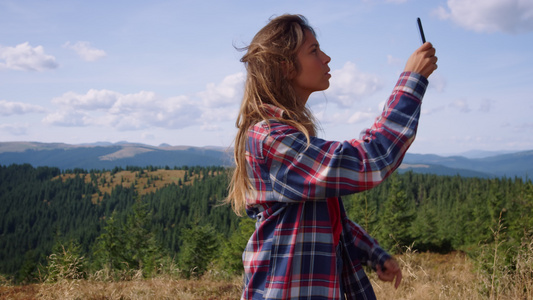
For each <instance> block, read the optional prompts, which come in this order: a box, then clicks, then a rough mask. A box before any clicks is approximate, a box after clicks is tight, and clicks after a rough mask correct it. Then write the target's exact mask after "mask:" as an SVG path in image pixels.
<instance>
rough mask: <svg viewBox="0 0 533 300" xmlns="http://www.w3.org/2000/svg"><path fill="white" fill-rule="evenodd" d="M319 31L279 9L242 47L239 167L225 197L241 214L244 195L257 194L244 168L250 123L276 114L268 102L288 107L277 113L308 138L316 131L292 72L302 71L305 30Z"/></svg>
mask: <svg viewBox="0 0 533 300" xmlns="http://www.w3.org/2000/svg"><path fill="white" fill-rule="evenodd" d="M306 30H308V31H310V32H311V33H312V34H313V35H315V31H314V30H313V28H312V27H311V26H310V25H309V24H308V22H307V20H306V19H305V17H303V16H301V15H288V14H286V15H281V16H279V17H276V18H273V19H271V20H270V22H269V23H268V24H267V25H266V26H265V27H263V28H262V29H261V30H260V31H259V32H258V33H257V34H256V35H255V37H254V38H253V39H252V42H251V43H250V44H249V45H248V46H247V47H245V48H242V49H241V50H243V51H246V54H245V55H244V56H243V57H242V58H241V62H243V63H244V64H245V67H246V71H247V75H246V83H245V87H244V96H243V99H242V103H241V107H240V110H239V114H238V117H237V121H236V122H235V125H236V126H237V135H236V137H235V150H234V151H235V153H234V158H235V170H234V172H233V176H232V179H231V183H230V186H229V195H228V197H227V198H226V203H231V205H232V208H233V210H234V211H235V213H236V214H237V215H242V212H243V211H244V209H245V207H246V197H247V196H250V195H253V194H254V193H253V191H254V186H253V185H252V184H251V182H250V179H249V177H248V174H247V171H246V164H247V162H246V141H247V137H248V129H249V128H250V126H252V125H254V124H256V123H257V122H261V121H266V122H267V124H268V120H269V119H272V116H270V115H268V114H267V113H266V111H265V109H264V105H265V104H271V105H274V106H276V107H279V108H281V109H282V110H283V111H284V113H283V116H282V117H280V118H278V120H279V121H280V122H282V123H285V124H288V125H291V126H294V127H295V128H296V129H298V130H299V131H301V132H303V133H304V135H305V136H306V138H307V141H308V142H309V139H310V136H314V135H315V132H316V128H315V120H314V117H313V115H312V113H311V112H310V111H309V109H308V108H307V107H306V106H305V103H304V102H305V101H299V99H297V97H296V92H295V90H294V89H293V87H292V83H291V78H293V77H294V76H293V74H298V73H299V72H300V66H299V64H298V61H297V53H298V49H299V48H300V47H301V46H302V44H303V43H304V42H305V31H306Z"/></svg>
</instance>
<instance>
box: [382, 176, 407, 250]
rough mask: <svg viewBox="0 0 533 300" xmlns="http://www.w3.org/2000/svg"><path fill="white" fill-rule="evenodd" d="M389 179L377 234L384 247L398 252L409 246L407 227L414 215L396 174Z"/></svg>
mask: <svg viewBox="0 0 533 300" xmlns="http://www.w3.org/2000/svg"><path fill="white" fill-rule="evenodd" d="M389 180H391V186H390V190H389V197H388V199H387V202H386V203H385V211H384V212H383V216H382V217H381V219H380V225H381V228H380V231H379V236H380V238H381V239H380V243H381V244H382V246H383V247H384V248H385V249H389V250H391V251H392V252H399V251H401V250H402V247H404V246H410V244H411V243H412V238H411V235H410V230H409V228H410V226H411V221H412V220H413V219H414V217H415V215H414V211H413V209H412V207H411V203H410V202H409V199H408V198H407V195H406V192H405V191H404V190H403V189H402V187H401V186H400V181H399V179H398V177H397V175H393V176H391V177H390V179H389Z"/></svg>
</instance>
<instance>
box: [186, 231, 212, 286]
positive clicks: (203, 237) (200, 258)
mask: <svg viewBox="0 0 533 300" xmlns="http://www.w3.org/2000/svg"><path fill="white" fill-rule="evenodd" d="M181 238H182V240H183V246H182V247H181V251H180V254H179V265H180V267H181V268H182V270H183V272H184V274H185V276H186V277H200V276H202V275H203V274H204V273H205V272H206V271H207V269H208V267H209V265H210V264H211V261H212V260H213V258H214V256H215V253H216V251H217V249H218V247H219V241H218V238H217V234H216V232H215V229H214V228H213V227H212V226H211V225H201V226H199V225H197V224H196V225H193V226H191V227H190V228H187V229H185V230H183V232H182V235H181Z"/></svg>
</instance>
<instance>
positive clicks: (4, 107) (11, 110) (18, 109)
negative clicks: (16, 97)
mask: <svg viewBox="0 0 533 300" xmlns="http://www.w3.org/2000/svg"><path fill="white" fill-rule="evenodd" d="M44 111H45V109H44V108H43V107H42V106H39V105H34V104H29V103H23V102H10V101H6V100H0V115H3V116H10V115H15V114H17V115H23V114H27V113H41V112H44Z"/></svg>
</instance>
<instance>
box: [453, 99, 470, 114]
mask: <svg viewBox="0 0 533 300" xmlns="http://www.w3.org/2000/svg"><path fill="white" fill-rule="evenodd" d="M450 107H453V108H456V109H458V110H459V111H460V112H463V113H468V112H470V107H469V105H468V102H467V101H466V100H464V99H459V100H456V101H454V102H453V103H452V104H450Z"/></svg>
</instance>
